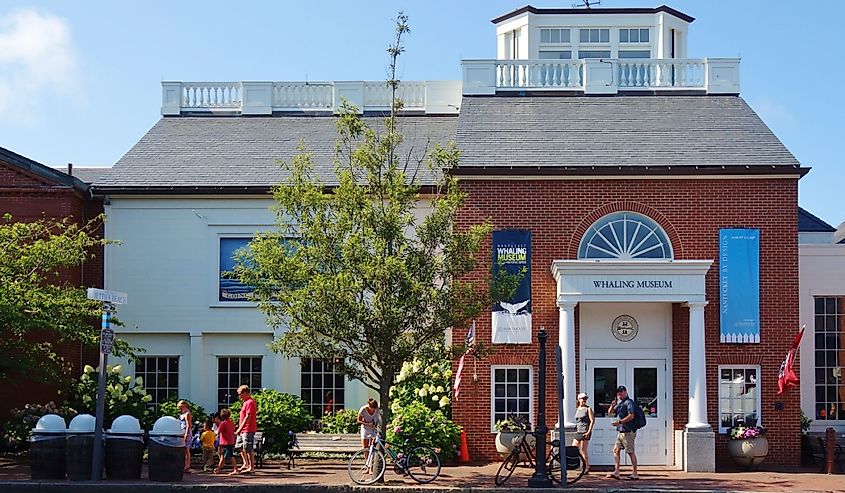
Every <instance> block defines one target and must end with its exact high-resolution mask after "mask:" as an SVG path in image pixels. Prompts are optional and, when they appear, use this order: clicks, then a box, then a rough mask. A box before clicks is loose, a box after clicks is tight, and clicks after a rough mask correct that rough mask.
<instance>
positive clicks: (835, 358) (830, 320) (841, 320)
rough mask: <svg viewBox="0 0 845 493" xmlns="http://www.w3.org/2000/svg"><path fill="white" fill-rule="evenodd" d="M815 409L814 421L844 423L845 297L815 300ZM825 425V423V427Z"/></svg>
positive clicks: (817, 298)
mask: <svg viewBox="0 0 845 493" xmlns="http://www.w3.org/2000/svg"><path fill="white" fill-rule="evenodd" d="M815 315H816V318H815V327H814V331H813V335H814V336H815V337H814V341H815V355H814V356H815V363H814V366H815V379H814V381H815V390H816V392H815V399H814V400H815V408H814V414H815V416H814V417H813V419H815V420H816V421H827V422H829V421H833V420H838V421H843V420H845V408H843V406H845V398H843V395H845V387H843V386H845V380H843V379H842V376H843V375H842V367H843V366H845V361H842V357H841V356H840V355H841V354H842V351H843V349H845V296H818V297H816V299H815ZM825 426H827V424H825Z"/></svg>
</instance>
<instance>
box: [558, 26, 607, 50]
mask: <svg viewBox="0 0 845 493" xmlns="http://www.w3.org/2000/svg"><path fill="white" fill-rule="evenodd" d="M582 29H586V30H587V31H589V30H591V29H598V30H599V31H601V30H603V29H606V30H607V31H608V32H607V41H589V35H588V36H587V37H588V41H581V30H582ZM613 34H614V33H613V28H611V27H594V26H590V27H579V28H578V46H611V45H613ZM618 35H619V34H618V33H617V36H618ZM569 39H570V41H571V40H572V33H571V32H570V34H569ZM599 39H601V33H599ZM588 49H589V48H588Z"/></svg>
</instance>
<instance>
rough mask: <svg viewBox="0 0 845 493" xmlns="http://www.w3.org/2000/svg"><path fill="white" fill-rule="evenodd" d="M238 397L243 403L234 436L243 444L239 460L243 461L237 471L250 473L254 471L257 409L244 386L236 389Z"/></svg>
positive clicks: (247, 388)
mask: <svg viewBox="0 0 845 493" xmlns="http://www.w3.org/2000/svg"><path fill="white" fill-rule="evenodd" d="M238 397H239V398H240V399H241V400H242V401H243V406H241V414H240V419H239V420H238V429H237V430H235V434H236V435H238V436H239V437H240V439H241V443H242V444H243V448H242V449H241V458H242V459H243V461H244V464H243V465H242V466H241V468H240V469H239V471H240V472H244V473H250V472H252V471H253V470H254V469H255V432H256V431H258V422H257V421H256V415H257V413H258V407H257V406H256V405H255V400H253V398H252V396H251V395H249V387H247V386H246V385H241V386H240V387H238Z"/></svg>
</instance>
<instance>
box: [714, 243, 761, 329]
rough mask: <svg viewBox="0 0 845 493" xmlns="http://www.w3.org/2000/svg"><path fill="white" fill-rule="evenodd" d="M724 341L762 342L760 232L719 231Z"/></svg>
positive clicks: (720, 292) (720, 320)
mask: <svg viewBox="0 0 845 493" xmlns="http://www.w3.org/2000/svg"><path fill="white" fill-rule="evenodd" d="M719 322H720V340H721V342H739V343H758V342H760V231H759V230H757V229H722V230H719Z"/></svg>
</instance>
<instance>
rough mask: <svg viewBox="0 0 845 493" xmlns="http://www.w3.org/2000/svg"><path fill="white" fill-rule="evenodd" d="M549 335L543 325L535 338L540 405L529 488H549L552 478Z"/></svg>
mask: <svg viewBox="0 0 845 493" xmlns="http://www.w3.org/2000/svg"><path fill="white" fill-rule="evenodd" d="M548 338H549V335H548V334H547V333H546V328H545V327H540V332H539V333H538V334H537V339H539V340H540V361H539V362H538V366H539V370H540V388H539V389H538V390H537V397H538V398H539V402H540V406H539V407H538V408H537V448H536V450H537V457H536V459H537V462H536V465H535V466H534V475H533V476H531V479H529V480H528V487H529V488H551V487H552V480H551V478H549V471H548V470H547V469H546V433H548V432H549V429H548V428H547V427H546V339H548Z"/></svg>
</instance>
